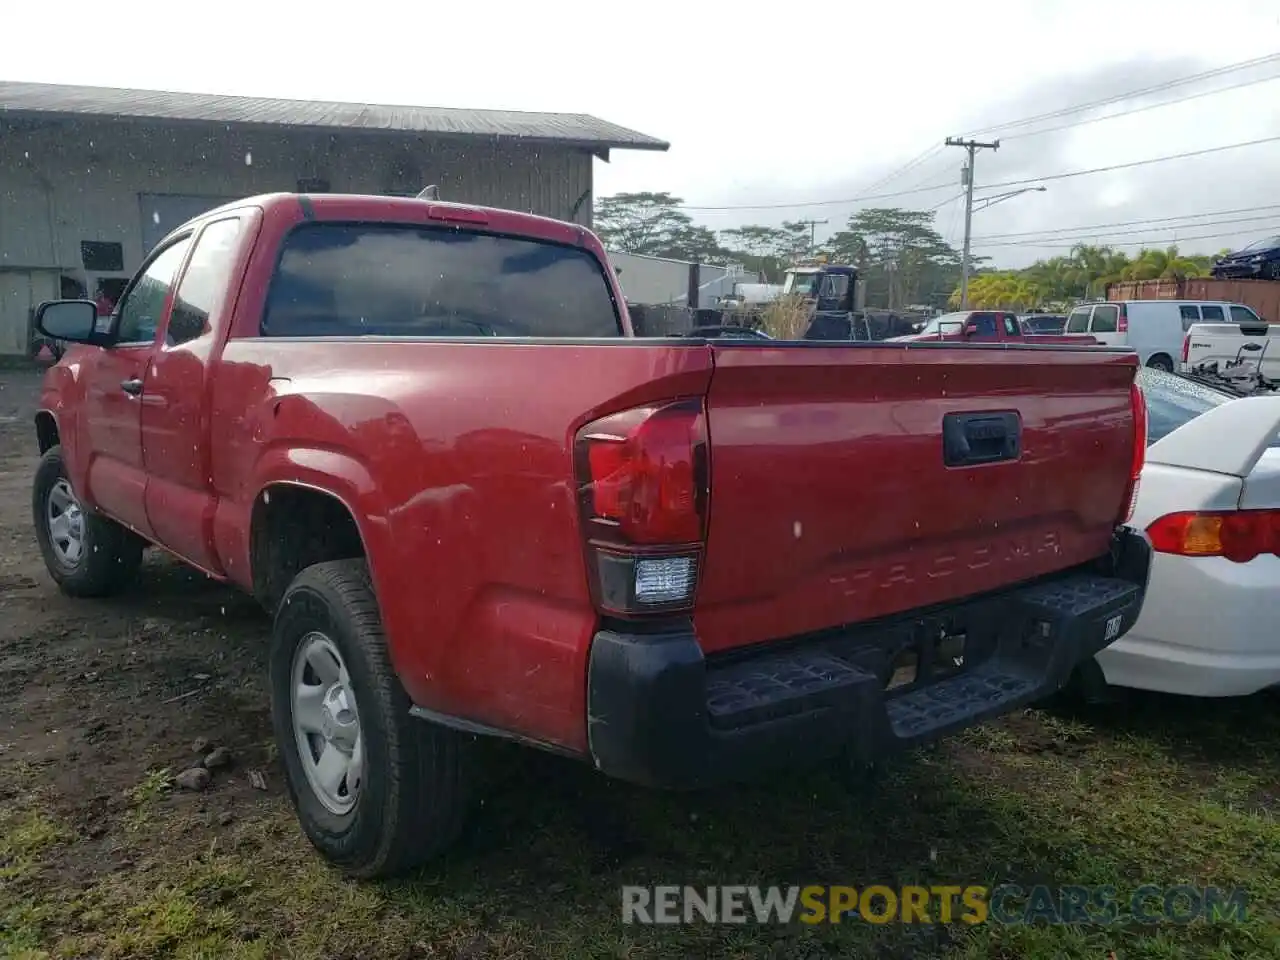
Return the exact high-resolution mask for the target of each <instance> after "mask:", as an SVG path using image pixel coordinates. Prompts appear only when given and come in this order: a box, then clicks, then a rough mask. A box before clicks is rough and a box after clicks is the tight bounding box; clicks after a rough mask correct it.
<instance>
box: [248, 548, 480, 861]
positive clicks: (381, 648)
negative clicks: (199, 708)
mask: <svg viewBox="0 0 1280 960" xmlns="http://www.w3.org/2000/svg"><path fill="white" fill-rule="evenodd" d="M313 631H318V632H320V633H323V634H325V636H326V637H328V638H329V640H330V641H332V643H333V644H334V646H336V647H337V649H338V652H339V653H340V654H341V657H342V659H343V660H344V661H345V663H346V667H347V671H348V674H349V676H350V686H349V689H350V691H351V693H352V695H353V696H354V698H355V702H356V713H357V715H358V717H359V721H360V735H361V739H362V742H363V749H364V757H365V762H364V774H363V778H362V781H361V785H360V790H359V793H358V795H357V797H356V798H355V803H354V806H353V807H352V808H351V809H350V810H348V811H346V812H345V813H341V814H337V813H334V812H332V811H331V810H330V809H328V808H327V807H326V806H325V805H324V804H323V803H322V802H321V801H320V799H319V797H318V796H317V795H316V793H315V791H314V790H313V789H312V787H311V784H310V782H309V781H308V779H307V775H306V772H305V770H304V769H303V766H302V760H301V757H300V755H299V747H298V743H297V740H296V739H295V736H294V730H293V707H292V698H291V686H292V683H293V658H294V653H295V651H297V650H298V647H299V645H300V644H301V642H302V640H303V639H304V638H305V637H306V636H307V635H308V634H309V633H311V632H313ZM270 682H271V720H272V725H273V727H274V731H275V737H276V743H277V745H278V746H279V750H280V756H281V758H282V760H283V764H284V772H285V782H286V784H287V786H288V789H289V795H290V797H291V799H292V800H293V806H294V810H295V812H296V813H297V816H298V820H299V821H300V823H301V825H302V829H303V832H304V833H305V834H306V835H307V839H309V840H310V841H311V843H312V844H313V845H314V846H315V847H316V849H318V850H319V851H320V852H321V853H322V854H324V856H325V857H326V858H327V859H328V860H330V861H331V862H332V863H334V864H335V865H337V866H338V867H340V868H341V869H342V870H343V871H344V872H345V873H347V874H348V875H350V876H353V877H357V878H360V879H370V878H375V877H388V876H392V875H395V874H398V873H403V872H404V871H406V870H410V869H413V868H414V867H417V866H419V865H421V864H423V863H425V862H426V861H428V860H430V859H431V858H432V857H434V856H435V855H437V854H438V853H440V852H441V851H443V850H444V849H445V848H446V847H447V846H449V845H450V844H451V843H452V842H453V841H454V840H455V839H456V838H457V836H458V834H459V832H460V831H461V828H462V823H463V819H464V815H465V813H466V811H467V809H468V806H469V803H468V794H469V790H468V786H469V783H470V777H469V775H468V771H467V769H466V768H467V763H466V760H467V758H466V757H465V755H464V754H465V749H464V748H465V746H466V744H465V742H464V738H463V737H462V735H460V734H458V733H455V732H454V731H452V730H448V729H446V728H444V727H441V726H438V725H436V724H432V723H429V722H427V721H424V720H419V719H415V718H414V717H411V716H410V715H409V709H410V707H411V706H412V704H411V703H410V701H409V697H408V695H407V694H406V693H405V691H404V688H403V687H402V686H401V685H400V681H399V680H398V679H397V678H396V674H395V671H394V670H393V669H392V667H391V662H390V659H389V658H388V656H387V644H386V637H385V635H384V634H383V630H382V620H381V617H380V616H379V613H378V602H377V598H376V597H375V595H374V591H373V585H372V583H371V582H370V580H369V570H368V566H367V564H366V563H365V562H364V561H363V560H333V561H328V562H325V563H317V564H315V565H314V566H310V567H308V568H307V569H305V570H303V571H302V572H301V573H300V574H298V576H297V577H296V578H295V579H294V581H293V582H292V583H291V584H290V585H289V587H288V589H287V590H286V591H285V593H284V596H283V597H282V598H281V601H280V605H279V607H278V608H277V610H276V616H275V624H274V627H273V630H272V636H271V655H270Z"/></svg>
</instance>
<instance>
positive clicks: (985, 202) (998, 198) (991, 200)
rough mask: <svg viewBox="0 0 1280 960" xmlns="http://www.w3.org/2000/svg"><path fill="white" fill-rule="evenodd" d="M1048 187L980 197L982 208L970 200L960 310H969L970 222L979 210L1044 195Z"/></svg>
mask: <svg viewBox="0 0 1280 960" xmlns="http://www.w3.org/2000/svg"><path fill="white" fill-rule="evenodd" d="M1047 189H1048V187H1045V186H1038V187H1022V188H1021V189H1020V190H1010V191H1009V192H1008V193H998V194H996V195H995V196H991V197H979V198H978V199H979V200H980V201H981V202H982V206H980V207H974V206H973V200H972V199H970V200H969V204H968V208H967V211H966V213H965V218H964V253H963V254H962V255H961V258H960V309H961V310H968V309H969V220H970V218H971V217H972V216H973V214H974V212H975V211H977V210H986V209H987V208H988V207H994V206H995V205H996V204H997V203H1001V202H1002V201H1005V200H1008V199H1010V198H1012V197H1018V196H1021V195H1022V194H1024V193H1044V192H1045V191H1046V190H1047ZM969 196H970V197H971V198H972V196H973V191H972V189H970V192H969Z"/></svg>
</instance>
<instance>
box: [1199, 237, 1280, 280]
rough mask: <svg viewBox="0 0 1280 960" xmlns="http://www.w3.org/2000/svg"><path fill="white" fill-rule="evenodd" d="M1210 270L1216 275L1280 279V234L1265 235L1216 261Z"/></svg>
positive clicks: (1220, 276)
mask: <svg viewBox="0 0 1280 960" xmlns="http://www.w3.org/2000/svg"><path fill="white" fill-rule="evenodd" d="M1209 272H1210V274H1211V275H1212V276H1214V277H1219V278H1224V279H1227V278H1233V277H1245V278H1249V277H1253V278H1257V279H1259V280H1280V236H1271V237H1263V238H1262V239H1261V240H1255V241H1253V243H1251V244H1249V245H1248V246H1247V247H1241V248H1240V249H1239V250H1236V251H1234V252H1233V253H1228V254H1227V255H1226V256H1225V257H1222V258H1221V259H1219V260H1217V261H1215V262H1214V264H1213V266H1212V267H1210V269H1209Z"/></svg>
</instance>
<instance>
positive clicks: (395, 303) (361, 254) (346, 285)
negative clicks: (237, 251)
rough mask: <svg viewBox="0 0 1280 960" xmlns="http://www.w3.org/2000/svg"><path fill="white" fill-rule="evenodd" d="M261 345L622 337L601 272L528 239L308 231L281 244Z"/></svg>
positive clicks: (423, 230)
mask: <svg viewBox="0 0 1280 960" xmlns="http://www.w3.org/2000/svg"><path fill="white" fill-rule="evenodd" d="M262 335H263V336H267V337H552V338H566V339H576V338H599V337H619V336H621V335H622V321H621V318H620V316H619V313H618V308H617V306H616V304H615V303H614V300H613V295H612V292H611V290H610V287H609V284H608V281H607V280H606V279H605V274H604V270H603V268H602V266H601V264H600V261H599V260H597V259H596V258H595V256H593V255H592V254H591V253H590V252H588V251H586V250H581V249H578V248H577V247H569V246H563V245H560V244H556V243H551V242H548V241H543V240H537V239H533V238H527V237H510V236H504V235H498V234H488V233H478V232H470V231H462V230H452V229H448V228H439V227H420V226H416V225H398V224H385V223H368V224H360V223H354V224H353V223H309V224H303V225H302V226H300V227H297V228H295V229H294V230H293V232H292V233H290V234H289V236H288V237H286V238H285V241H284V244H283V246H282V248H281V251H280V261H279V265H278V266H277V268H276V274H275V276H274V277H273V279H272V281H271V288H270V290H269V292H268V294H267V305H266V310H265V311H264V312H263V317H262Z"/></svg>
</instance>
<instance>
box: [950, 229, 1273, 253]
mask: <svg viewBox="0 0 1280 960" xmlns="http://www.w3.org/2000/svg"><path fill="white" fill-rule="evenodd" d="M1270 229H1273V230H1276V229H1280V226H1277V227H1272V228H1270ZM1239 232H1240V231H1239V230H1228V231H1226V232H1225V233H1201V234H1197V235H1195V236H1192V237H1163V238H1159V239H1157V238H1155V237H1148V238H1147V239H1145V240H1122V241H1119V242H1117V243H1108V244H1107V246H1109V247H1160V246H1166V247H1167V246H1170V245H1174V244H1181V243H1186V242H1187V241H1189V240H1213V239H1217V238H1219V237H1234V236H1236V235H1237V234H1238V233H1239ZM975 245H976V246H979V247H982V248H983V249H986V248H987V247H1003V246H1014V244H1003V243H993V244H985V243H980V244H975ZM1016 246H1021V247H1035V248H1036V249H1037V250H1070V249H1071V248H1072V247H1074V246H1076V243H1075V242H1074V241H1072V242H1067V243H1036V242H1034V241H1032V242H1027V243H1020V244H1016Z"/></svg>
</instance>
